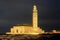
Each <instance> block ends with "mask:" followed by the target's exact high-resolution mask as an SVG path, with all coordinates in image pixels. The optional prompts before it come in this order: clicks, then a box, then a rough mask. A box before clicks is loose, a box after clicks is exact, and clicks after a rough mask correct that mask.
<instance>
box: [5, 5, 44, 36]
mask: <svg viewBox="0 0 60 40" xmlns="http://www.w3.org/2000/svg"><path fill="white" fill-rule="evenodd" d="M32 18H33V19H32V21H33V23H32V24H33V26H27V25H26V26H23V25H22V26H20V25H17V26H13V28H11V29H10V31H11V32H7V33H6V34H34V35H35V34H42V33H44V30H42V29H41V28H39V27H38V13H37V7H36V5H34V6H33V16H32Z"/></svg>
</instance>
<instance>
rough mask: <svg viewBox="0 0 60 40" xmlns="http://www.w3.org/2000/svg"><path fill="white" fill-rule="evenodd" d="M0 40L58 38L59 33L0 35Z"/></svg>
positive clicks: (47, 39)
mask: <svg viewBox="0 0 60 40" xmlns="http://www.w3.org/2000/svg"><path fill="white" fill-rule="evenodd" d="M0 40H60V34H42V35H23V34H22V35H2V34H1V35H0Z"/></svg>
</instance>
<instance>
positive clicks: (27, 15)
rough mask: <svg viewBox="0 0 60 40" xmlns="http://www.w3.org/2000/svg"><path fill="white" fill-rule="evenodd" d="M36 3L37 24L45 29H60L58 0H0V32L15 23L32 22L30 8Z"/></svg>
mask: <svg viewBox="0 0 60 40" xmlns="http://www.w3.org/2000/svg"><path fill="white" fill-rule="evenodd" d="M34 4H36V5H37V8H38V13H39V26H40V27H41V28H42V29H44V30H45V31H50V30H52V29H56V30H59V29H60V19H59V16H60V2H59V0H0V34H4V33H5V32H8V31H9V30H10V28H11V27H13V25H16V24H30V25H31V24H32V8H33V5H34Z"/></svg>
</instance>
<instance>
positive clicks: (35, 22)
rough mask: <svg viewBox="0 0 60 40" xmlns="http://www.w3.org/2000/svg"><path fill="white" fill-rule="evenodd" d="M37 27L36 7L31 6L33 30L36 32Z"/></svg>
mask: <svg viewBox="0 0 60 40" xmlns="http://www.w3.org/2000/svg"><path fill="white" fill-rule="evenodd" d="M37 27H38V13H37V7H36V5H34V6H33V28H34V30H36V29H37Z"/></svg>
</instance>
